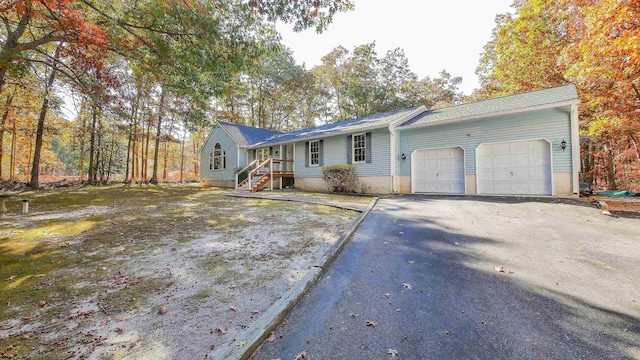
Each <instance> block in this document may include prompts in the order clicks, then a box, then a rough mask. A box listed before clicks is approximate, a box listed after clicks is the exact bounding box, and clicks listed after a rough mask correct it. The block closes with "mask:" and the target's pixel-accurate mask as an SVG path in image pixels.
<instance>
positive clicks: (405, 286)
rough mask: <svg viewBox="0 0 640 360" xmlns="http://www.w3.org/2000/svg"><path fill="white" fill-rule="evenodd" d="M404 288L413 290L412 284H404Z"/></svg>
mask: <svg viewBox="0 0 640 360" xmlns="http://www.w3.org/2000/svg"><path fill="white" fill-rule="evenodd" d="M402 287H403V288H406V289H409V290H411V284H409V283H403V284H402Z"/></svg>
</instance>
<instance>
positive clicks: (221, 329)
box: [216, 326, 227, 335]
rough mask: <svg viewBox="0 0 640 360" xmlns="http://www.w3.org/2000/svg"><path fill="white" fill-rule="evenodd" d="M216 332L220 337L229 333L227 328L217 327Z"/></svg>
mask: <svg viewBox="0 0 640 360" xmlns="http://www.w3.org/2000/svg"><path fill="white" fill-rule="evenodd" d="M216 332H217V333H218V334H220V335H224V334H226V333H227V327H226V326H225V327H217V328H216Z"/></svg>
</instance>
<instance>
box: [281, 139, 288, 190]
mask: <svg viewBox="0 0 640 360" xmlns="http://www.w3.org/2000/svg"><path fill="white" fill-rule="evenodd" d="M283 155H284V154H283V153H282V144H280V160H282V159H283V158H284V157H285V156H283ZM286 168H287V163H283V162H282V161H281V162H280V190H282V179H283V177H282V171H284V170H285V169H286Z"/></svg>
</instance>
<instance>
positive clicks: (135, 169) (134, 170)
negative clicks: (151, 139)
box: [131, 116, 140, 181]
mask: <svg viewBox="0 0 640 360" xmlns="http://www.w3.org/2000/svg"><path fill="white" fill-rule="evenodd" d="M138 127H139V126H138V117H137V116H136V117H135V118H134V119H133V144H132V146H131V148H132V159H131V181H136V180H137V179H138V178H139V177H140V159H139V158H138V150H139V149H138V147H139V146H140V141H138V140H139V135H138V134H139V132H138Z"/></svg>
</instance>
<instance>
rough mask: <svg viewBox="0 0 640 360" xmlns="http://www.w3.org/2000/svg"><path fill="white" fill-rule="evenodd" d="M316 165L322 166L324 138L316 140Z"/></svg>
mask: <svg viewBox="0 0 640 360" xmlns="http://www.w3.org/2000/svg"><path fill="white" fill-rule="evenodd" d="M318 165H320V166H324V140H318Z"/></svg>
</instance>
